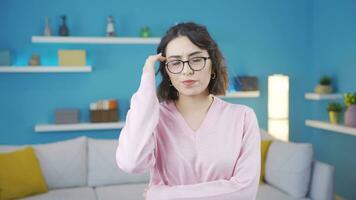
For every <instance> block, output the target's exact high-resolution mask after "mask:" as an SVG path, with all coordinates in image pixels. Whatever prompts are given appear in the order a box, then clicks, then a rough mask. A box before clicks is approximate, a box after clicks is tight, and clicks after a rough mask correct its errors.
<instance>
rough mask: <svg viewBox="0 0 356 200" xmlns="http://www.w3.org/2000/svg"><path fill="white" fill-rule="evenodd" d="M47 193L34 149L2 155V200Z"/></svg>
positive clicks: (0, 189)
mask: <svg viewBox="0 0 356 200" xmlns="http://www.w3.org/2000/svg"><path fill="white" fill-rule="evenodd" d="M47 191H48V188H47V184H46V182H45V179H44V177H43V174H42V170H41V167H40V164H39V162H38V160H37V157H36V154H35V152H34V150H33V148H32V147H26V148H23V149H19V150H16V151H13V152H7V153H0V199H15V198H20V197H25V196H28V195H33V194H39V193H44V192H47Z"/></svg>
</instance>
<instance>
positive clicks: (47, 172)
mask: <svg viewBox="0 0 356 200" xmlns="http://www.w3.org/2000/svg"><path fill="white" fill-rule="evenodd" d="M34 148H35V150H36V155H37V157H38V158H39V161H40V163H41V168H42V172H43V174H44V176H45V178H46V181H47V185H48V187H49V189H55V188H64V187H76V186H86V185H87V172H88V169H87V163H88V161H87V158H88V156H87V138H86V137H85V136H82V137H78V138H75V139H70V140H64V141H59V142H54V143H48V144H38V145H34Z"/></svg>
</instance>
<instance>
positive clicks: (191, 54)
mask: <svg viewBox="0 0 356 200" xmlns="http://www.w3.org/2000/svg"><path fill="white" fill-rule="evenodd" d="M200 53H203V52H202V51H194V52H193V53H190V54H189V55H188V57H190V56H193V55H196V54H200ZM181 57H182V56H180V55H172V56H169V57H168V58H181Z"/></svg>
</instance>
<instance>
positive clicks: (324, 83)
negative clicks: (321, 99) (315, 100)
mask: <svg viewBox="0 0 356 200" xmlns="http://www.w3.org/2000/svg"><path fill="white" fill-rule="evenodd" d="M331 82H332V81H331V77H329V76H323V77H321V78H320V80H319V84H318V85H317V86H316V87H315V92H316V93H318V94H328V93H331V92H332V91H333V88H332V87H331Z"/></svg>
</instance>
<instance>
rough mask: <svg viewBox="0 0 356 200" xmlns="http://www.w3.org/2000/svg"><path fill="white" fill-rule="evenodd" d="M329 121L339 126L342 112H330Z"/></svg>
mask: <svg viewBox="0 0 356 200" xmlns="http://www.w3.org/2000/svg"><path fill="white" fill-rule="evenodd" d="M329 121H330V123H332V124H338V123H339V122H340V112H335V111H329Z"/></svg>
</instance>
